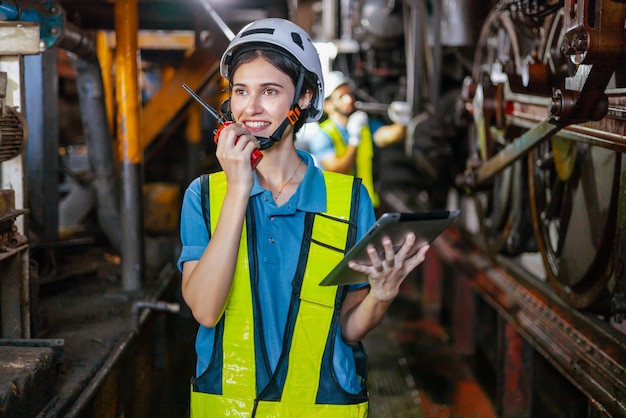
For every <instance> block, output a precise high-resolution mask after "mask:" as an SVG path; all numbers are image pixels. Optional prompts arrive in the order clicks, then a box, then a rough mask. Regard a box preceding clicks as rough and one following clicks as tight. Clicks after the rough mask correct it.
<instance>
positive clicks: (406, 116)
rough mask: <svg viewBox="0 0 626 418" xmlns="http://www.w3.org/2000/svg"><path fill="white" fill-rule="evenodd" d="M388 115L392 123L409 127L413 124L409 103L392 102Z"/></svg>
mask: <svg viewBox="0 0 626 418" xmlns="http://www.w3.org/2000/svg"><path fill="white" fill-rule="evenodd" d="M387 115H388V116H389V119H391V121H392V122H394V123H399V124H401V125H404V126H407V125H408V124H409V122H411V106H410V105H409V104H408V103H407V102H399V101H396V102H391V104H390V105H389V107H388V108H387Z"/></svg>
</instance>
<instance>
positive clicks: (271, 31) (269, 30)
mask: <svg viewBox="0 0 626 418" xmlns="http://www.w3.org/2000/svg"><path fill="white" fill-rule="evenodd" d="M259 33H263V34H267V35H273V34H274V29H272V28H257V29H250V30H247V31H245V32H243V33H242V34H241V37H242V38H243V37H246V36H250V35H257V34H259Z"/></svg>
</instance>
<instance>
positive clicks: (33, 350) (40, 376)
mask: <svg viewBox="0 0 626 418" xmlns="http://www.w3.org/2000/svg"><path fill="white" fill-rule="evenodd" d="M57 360H58V359H56V358H55V353H54V349H53V348H52V347H18V346H3V345H2V340H1V339H0V417H7V418H8V417H34V416H37V414H38V413H39V411H40V410H41V409H42V408H43V407H44V406H45V405H46V404H48V403H49V402H50V400H51V399H52V397H53V396H54V384H55V382H56V378H57Z"/></svg>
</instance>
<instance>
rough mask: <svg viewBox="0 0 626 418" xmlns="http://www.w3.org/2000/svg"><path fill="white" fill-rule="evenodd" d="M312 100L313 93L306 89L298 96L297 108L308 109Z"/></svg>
mask: <svg viewBox="0 0 626 418" xmlns="http://www.w3.org/2000/svg"><path fill="white" fill-rule="evenodd" d="M312 100H313V91H312V90H311V89H306V90H305V91H304V93H302V94H301V95H300V99H299V100H298V106H300V109H308V108H309V107H310V106H311V101H312Z"/></svg>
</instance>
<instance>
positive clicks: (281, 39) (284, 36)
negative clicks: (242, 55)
mask: <svg viewBox="0 0 626 418" xmlns="http://www.w3.org/2000/svg"><path fill="white" fill-rule="evenodd" d="M259 44H268V46H270V48H269V49H272V47H278V49H279V50H280V51H281V52H287V53H288V54H289V55H291V56H292V57H293V58H294V59H295V60H296V61H297V62H299V63H300V64H301V65H302V66H303V67H304V68H305V69H306V70H308V71H309V72H311V73H312V74H313V75H315V78H316V84H317V94H315V100H314V102H313V103H311V105H310V106H311V108H312V109H311V110H312V111H310V112H309V115H308V117H307V119H306V122H314V121H316V120H319V118H320V117H321V115H322V111H323V109H324V104H323V102H324V79H323V76H322V64H321V63H320V58H319V55H318V52H317V49H315V46H314V45H313V42H311V38H310V37H309V35H308V34H307V33H306V32H305V31H304V30H303V29H302V28H301V27H300V26H298V25H296V24H295V23H293V22H290V21H289V20H286V19H280V18H267V19H261V20H257V21H255V22H252V23H250V24H248V25H246V26H245V27H244V28H243V29H241V30H240V31H239V33H238V34H237V36H235V37H234V38H233V40H232V41H231V42H230V44H229V45H228V48H226V51H225V52H224V54H223V55H222V59H221V61H220V73H221V74H222V77H224V78H226V79H229V75H230V66H231V64H232V60H233V57H234V55H235V52H236V51H238V50H240V49H241V48H245V47H246V46H248V47H249V48H250V49H259V48H260V47H259ZM261 48H262V47H261ZM246 49H247V48H246Z"/></svg>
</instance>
